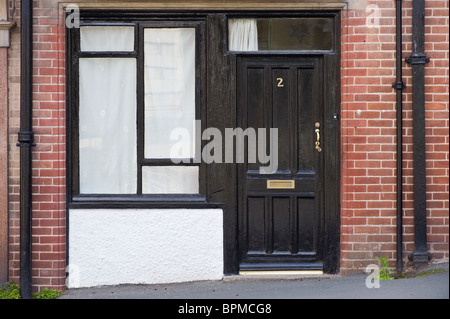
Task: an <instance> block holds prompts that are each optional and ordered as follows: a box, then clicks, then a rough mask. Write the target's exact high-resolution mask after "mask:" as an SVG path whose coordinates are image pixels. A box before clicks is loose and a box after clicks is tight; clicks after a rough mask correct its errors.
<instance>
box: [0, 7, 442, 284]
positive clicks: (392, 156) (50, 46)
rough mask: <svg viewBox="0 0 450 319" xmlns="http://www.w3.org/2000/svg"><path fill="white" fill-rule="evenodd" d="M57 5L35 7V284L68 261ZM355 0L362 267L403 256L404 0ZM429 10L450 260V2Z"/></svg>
mask: <svg viewBox="0 0 450 319" xmlns="http://www.w3.org/2000/svg"><path fill="white" fill-rule="evenodd" d="M403 2H404V10H403V16H404V19H403V25H404V28H403V31H404V37H403V40H404V45H403V49H404V57H406V56H408V55H409V54H410V53H411V23H412V22H411V18H409V17H410V16H411V11H412V10H411V3H412V1H411V0H405V1H403ZM51 3H52V2H51V1H43V0H39V1H35V9H34V10H35V11H34V14H35V19H34V23H35V27H34V86H33V90H34V94H33V98H34V103H33V117H34V120H33V126H34V131H35V140H36V144H37V146H36V147H35V148H34V149H33V285H34V290H38V289H41V288H43V287H53V288H57V289H64V281H65V266H66V264H65V263H66V262H65V251H66V231H65V225H66V220H65V217H66V215H65V214H66V211H65V175H66V172H65V38H64V35H65V30H64V19H63V15H62V14H63V10H62V9H58V4H57V2H56V1H54V2H53V3H54V4H51ZM352 3H359V5H358V6H353V5H351V6H350V7H349V8H346V9H345V10H344V11H343V14H342V17H343V19H342V38H341V42H342V43H341V44H342V72H341V74H342V77H341V80H342V106H341V108H342V114H341V115H342V116H341V119H342V120H341V125H342V132H341V133H342V140H341V143H342V155H341V158H342V180H341V185H342V189H341V193H342V195H341V272H342V273H348V272H354V271H361V268H362V267H364V266H365V265H367V264H371V263H375V262H376V260H375V257H376V256H383V257H384V256H387V257H389V258H391V260H394V259H395V258H396V256H395V254H396V226H395V225H396V169H395V168H396V153H395V151H396V146H395V140H396V130H395V125H396V123H395V122H396V120H395V119H396V112H395V110H396V108H395V90H393V89H392V87H391V85H392V83H393V82H395V8H394V6H395V1H392V0H378V1H352ZM361 3H363V4H364V5H362V6H361ZM50 4H51V5H50ZM367 4H369V5H371V6H370V7H367ZM19 5H20V2H17V1H16V6H19ZM49 5H50V7H46V6H49ZM366 8H368V9H369V11H368V12H366ZM19 9H20V8H17V10H16V21H18V19H17V16H18V15H19V13H18V12H19ZM377 10H380V11H379V12H380V17H379V20H377V19H375V20H373V19H371V18H376V17H377V12H378V11H377ZM426 14H427V17H426V33H427V34H426V42H427V44H426V51H427V52H426V53H427V55H428V56H429V57H430V58H431V62H430V63H429V64H427V66H426V84H427V86H426V133H427V139H426V141H427V153H426V156H427V191H428V203H427V205H428V206H427V216H428V220H427V223H428V230H429V232H428V234H429V235H428V241H429V251H430V252H431V253H432V254H433V258H434V260H440V259H444V258H446V259H448V241H449V235H448V234H449V229H448V220H449V197H448V192H449V189H448V188H449V186H448V185H449V178H448V176H449V166H448V160H449V149H448V147H449V146H448V145H449V133H448V128H449V119H448V110H449V98H448V94H449V92H448V84H449V83H448V78H449V67H448V58H449V56H448V54H449V53H448V50H449V48H448V43H449V35H448V25H449V18H448V1H442V0H434V1H433V0H428V1H426ZM368 18H369V20H368ZM18 22H19V21H18ZM19 41H20V29H19V28H16V29H14V30H13V32H12V45H11V48H10V50H9V56H8V58H9V60H8V61H9V75H8V76H9V145H10V154H9V174H10V176H9V200H10V203H9V216H10V219H9V227H10V236H9V237H10V238H9V241H10V247H9V248H10V280H14V281H18V276H19V156H18V154H19V150H18V148H17V147H16V146H15V144H16V142H17V132H18V131H19V107H20V105H19V91H20V84H19V83H20V82H19V81H20V78H19V75H20V72H19V71H20V69H19V65H20V54H19ZM410 70H411V68H410V66H409V65H407V64H405V63H404V65H403V72H404V82H405V83H406V85H407V88H406V89H405V90H404V93H403V97H404V106H403V107H404V112H403V118H404V121H403V123H404V191H405V194H404V231H405V235H404V256H403V260H404V261H405V262H406V261H407V255H408V254H409V253H411V252H412V251H413V249H414V247H413V246H414V238H413V209H412V208H413V201H412V200H413V198H412V179H413V176H412V165H413V162H412V127H411V119H412V118H411V117H412V111H411V72H410Z"/></svg>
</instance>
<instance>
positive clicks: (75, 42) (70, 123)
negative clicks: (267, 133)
mask: <svg viewBox="0 0 450 319" xmlns="http://www.w3.org/2000/svg"><path fill="white" fill-rule="evenodd" d="M205 22H206V21H205V19H204V18H199V17H195V16H173V17H172V16H168V17H165V18H164V19H161V17H160V16H157V15H155V16H147V17H145V19H141V18H139V16H136V17H132V18H130V17H129V16H127V15H126V14H125V15H123V14H119V15H114V14H105V12H98V13H96V12H91V11H88V12H86V13H85V14H83V12H81V20H80V26H133V27H134V50H133V51H126V52H122V51H114V52H110V51H95V52H82V51H81V48H80V29H79V28H71V29H69V28H68V29H66V53H67V58H66V66H67V67H66V70H67V73H66V88H67V89H66V101H67V123H66V128H67V135H66V146H67V159H66V164H67V165H66V168H67V191H66V194H67V205H68V207H69V208H100V207H103V208H104V207H118V208H127V207H130V208H140V207H145V208H150V207H155V208H158V207H164V208H182V207H184V208H186V207H187V208H191V207H192V208H195V207H205V206H207V207H211V205H210V204H208V203H207V200H206V174H207V171H206V164H205V163H204V162H203V161H200V163H198V161H194V159H191V161H190V162H188V163H184V161H183V162H181V163H174V162H173V161H172V160H171V159H148V158H145V156H144V134H145V132H144V67H143V66H144V43H143V42H144V41H143V38H144V29H145V28H195V35H196V37H195V38H196V43H195V51H196V52H195V64H196V65H195V81H196V83H195V91H196V92H195V104H196V105H195V108H196V110H195V113H196V115H195V118H196V120H200V121H201V123H202V127H201V131H203V129H204V126H205V125H206V95H205V92H206V89H205V86H206V83H205V78H206V76H205V75H206V65H205V63H202V61H205V59H206V52H205V51H206V50H205V45H204V43H203V42H204V35H203V34H204V32H205ZM98 57H104V58H106V57H107V58H115V57H117V58H136V62H137V63H136V65H137V73H136V76H137V92H136V99H137V110H136V120H137V123H136V124H137V192H136V194H80V191H79V139H78V131H79V116H78V109H79V92H78V90H79V85H78V84H79V83H78V81H79V59H80V58H98ZM196 140H199V138H198V137H196ZM202 144H204V142H203V141H202ZM202 146H203V145H202ZM198 156H199V154H196V158H198ZM144 166H198V167H199V193H198V194H142V167H144Z"/></svg>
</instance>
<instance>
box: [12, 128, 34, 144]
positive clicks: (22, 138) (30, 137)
mask: <svg viewBox="0 0 450 319" xmlns="http://www.w3.org/2000/svg"><path fill="white" fill-rule="evenodd" d="M17 134H18V135H19V138H18V139H17V140H18V141H19V143H17V144H16V146H19V147H21V146H36V144H35V143H33V141H34V133H33V132H29V131H24V132H19V133H17Z"/></svg>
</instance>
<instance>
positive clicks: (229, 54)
mask: <svg viewBox="0 0 450 319" xmlns="http://www.w3.org/2000/svg"><path fill="white" fill-rule="evenodd" d="M260 16H264V17H267V16H270V17H332V18H333V19H334V31H335V32H334V39H333V49H332V50H330V51H300V52H299V51H283V52H281V51H277V52H274V51H259V52H233V51H230V50H229V49H228V37H227V34H228V31H227V30H228V19H229V18H239V17H241V18H245V17H260ZM206 21H207V28H206V35H205V40H206V46H207V61H206V62H207V72H206V85H207V88H206V103H207V104H206V105H207V116H206V120H207V127H215V128H218V129H219V130H220V131H221V132H225V129H226V128H236V127H237V125H238V123H239V122H238V121H237V114H236V112H237V110H236V105H237V104H236V103H237V101H236V98H237V90H236V89H237V87H236V76H237V57H238V56H240V55H258V56H260V55H267V54H269V55H270V54H274V53H276V54H278V55H281V56H289V55H292V54H293V55H304V54H306V55H322V56H323V59H324V65H323V66H324V71H325V72H324V74H325V77H324V82H325V83H324V92H325V97H324V101H325V114H324V116H325V122H324V124H325V123H327V126H328V127H329V129H328V130H327V131H326V132H323V133H324V134H325V135H323V136H322V137H323V138H324V139H326V140H327V141H329V143H330V145H329V146H328V150H329V151H330V152H329V153H328V154H332V156H326V157H325V158H324V165H325V167H326V172H325V174H327V176H328V177H329V178H328V179H327V185H326V186H325V188H326V189H330V190H332V191H331V192H327V193H325V194H324V196H325V198H324V207H325V208H324V214H325V218H327V219H328V220H329V224H328V225H329V227H327V229H326V231H325V235H324V237H325V238H324V239H323V241H324V244H325V245H326V247H327V249H324V250H323V251H324V260H323V263H324V269H323V271H324V273H329V274H336V273H338V272H339V264H340V170H341V166H340V165H341V164H340V158H341V154H340V149H341V147H340V103H341V94H340V88H341V86H340V70H341V67H340V54H341V50H340V43H341V41H340V37H341V11H340V10H338V9H335V10H316V11H302V10H296V11H292V10H287V11H272V10H270V11H265V12H262V11H253V12H247V11H234V12H214V13H209V14H208V15H207V17H206ZM222 143H223V141H222ZM207 172H208V179H207V201H208V202H209V203H217V204H219V205H220V207H221V208H222V209H223V236H224V237H223V239H224V244H223V258H224V275H236V274H238V273H239V258H238V252H239V249H238V236H239V234H238V231H237V230H238V212H237V205H238V191H237V185H238V175H237V173H238V165H237V164H235V163H220V164H219V163H211V164H208V169H207Z"/></svg>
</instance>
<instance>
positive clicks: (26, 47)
mask: <svg viewBox="0 0 450 319" xmlns="http://www.w3.org/2000/svg"><path fill="white" fill-rule="evenodd" d="M32 62H33V1H32V0H22V1H21V8H20V132H19V133H18V141H19V143H18V144H17V145H18V146H19V147H20V294H21V296H22V298H24V299H30V298H31V147H32V146H33V140H34V134H33V132H32V85H33V78H32V77H33V66H32Z"/></svg>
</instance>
